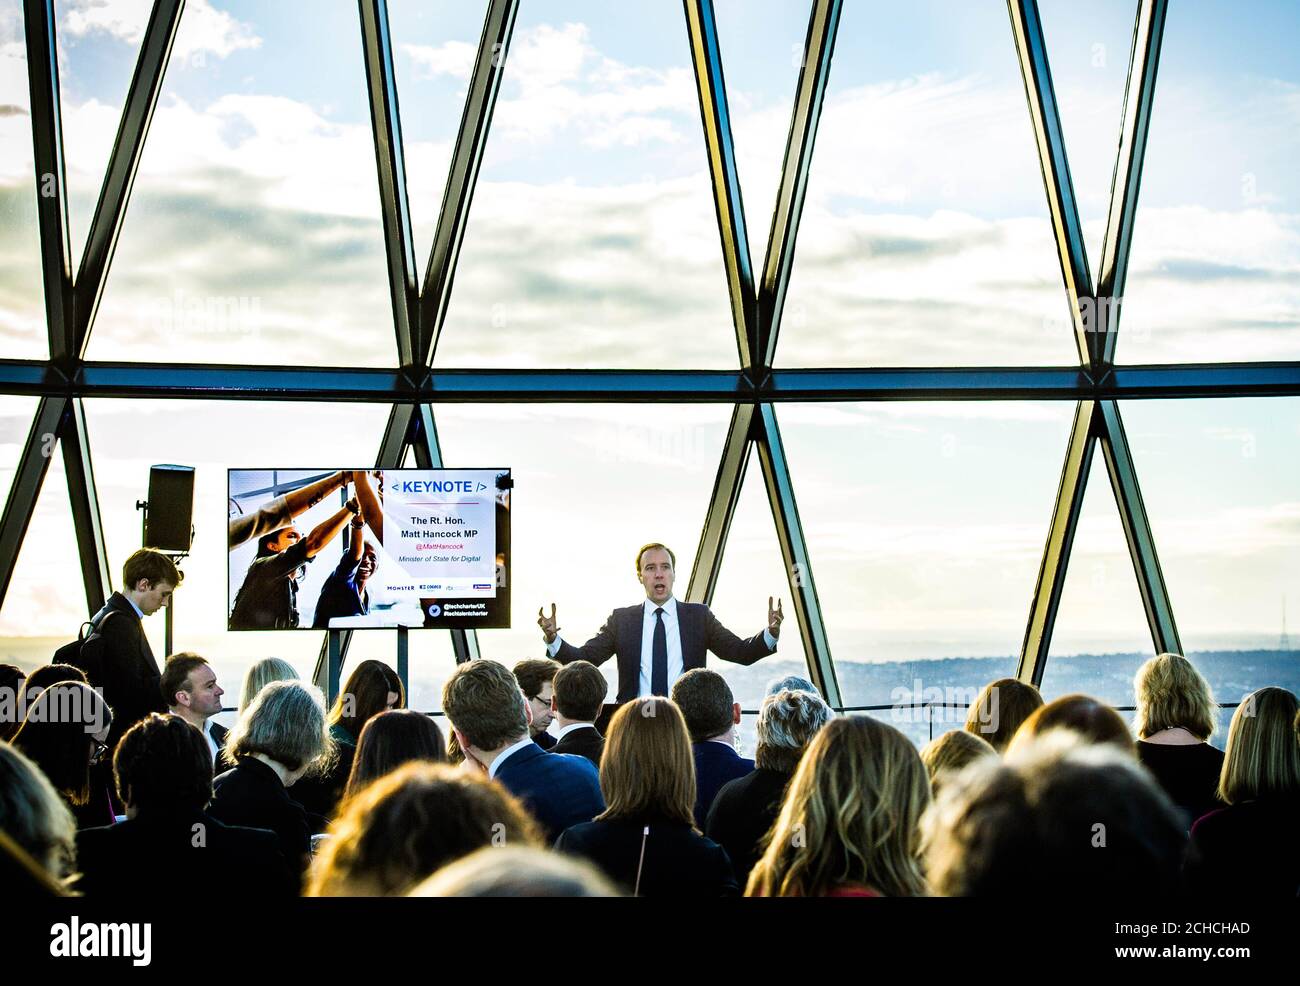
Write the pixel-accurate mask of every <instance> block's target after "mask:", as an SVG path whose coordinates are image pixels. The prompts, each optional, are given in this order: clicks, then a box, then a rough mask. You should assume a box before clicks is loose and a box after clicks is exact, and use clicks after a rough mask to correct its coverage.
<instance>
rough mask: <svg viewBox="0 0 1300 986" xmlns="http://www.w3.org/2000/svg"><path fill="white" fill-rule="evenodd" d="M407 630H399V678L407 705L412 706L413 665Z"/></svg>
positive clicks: (402, 628)
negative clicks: (411, 663)
mask: <svg viewBox="0 0 1300 986" xmlns="http://www.w3.org/2000/svg"><path fill="white" fill-rule="evenodd" d="M406 635H407V628H406V627H398V628H397V677H398V678H400V679H401V680H402V694H404V695H405V696H406V705H407V707H408V708H409V707H410V705H411V665H410V645H409V643H408V641H407V636H406Z"/></svg>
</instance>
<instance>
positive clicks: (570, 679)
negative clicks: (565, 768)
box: [551, 661, 609, 767]
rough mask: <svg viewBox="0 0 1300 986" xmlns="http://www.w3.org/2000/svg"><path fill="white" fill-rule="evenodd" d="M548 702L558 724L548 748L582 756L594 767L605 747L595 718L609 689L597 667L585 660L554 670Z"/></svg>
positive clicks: (599, 712) (598, 716)
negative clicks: (552, 689)
mask: <svg viewBox="0 0 1300 986" xmlns="http://www.w3.org/2000/svg"><path fill="white" fill-rule="evenodd" d="M552 685H553V688H554V692H553V694H552V696H551V704H552V706H553V707H554V710H555V721H556V724H557V725H558V726H559V727H560V730H559V739H558V742H556V744H555V746H554V747H552V751H553V752H555V753H572V754H576V755H577V756H580V757H586V758H587V759H588V760H590V761H591V762H592V763H593V764H595V765H596V766H597V767H599V766H600V755H601V753H602V752H603V751H604V749H605V737H604V736H603V735H602V734H601V731H600V728H599V727H598V726H597V725H596V720H597V719H599V718H600V715H601V711H602V709H603V707H604V704H605V696H606V695H607V694H608V693H609V682H607V681H606V680H605V676H604V675H603V674H601V673H600V668H598V667H596V666H595V665H594V664H591V663H589V662H587V661H572V662H570V663H569V664H566V665H565V666H564V667H562V668H560V670H559V671H557V672H555V678H554V679H553V680H552Z"/></svg>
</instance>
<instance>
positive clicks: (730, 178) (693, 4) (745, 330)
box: [683, 0, 762, 375]
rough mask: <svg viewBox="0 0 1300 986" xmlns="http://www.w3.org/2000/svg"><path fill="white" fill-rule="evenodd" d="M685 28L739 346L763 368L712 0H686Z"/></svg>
mask: <svg viewBox="0 0 1300 986" xmlns="http://www.w3.org/2000/svg"><path fill="white" fill-rule="evenodd" d="M683 5H684V6H685V9H686V29H687V32H688V34H689V36H690V43H691V62H692V64H693V65H694V67H695V87H696V91H697V93H698V94H699V97H700V119H701V121H702V123H703V126H704V144H705V150H706V151H707V153H708V159H709V174H710V176H711V178H712V179H713V204H714V211H715V212H716V214H717V219H718V235H719V236H720V238H721V241H722V263H723V267H724V268H725V269H726V273H727V292H728V294H729V295H730V297H731V320H732V323H733V324H734V327H735V330H736V348H737V350H738V352H739V354H740V365H741V369H742V370H744V371H745V372H746V373H748V374H750V375H756V374H758V371H759V370H760V369H761V366H762V361H761V359H760V357H759V349H758V346H759V341H758V308H757V303H756V300H755V296H754V271H753V268H752V266H751V263H750V257H749V238H748V234H747V232H746V230H745V205H744V202H743V201H742V199H741V194H740V177H739V175H738V174H737V172H736V144H735V140H734V139H733V138H732V135H731V114H730V111H729V110H728V108H727V86H726V83H725V82H724V80H723V77H722V52H721V51H720V49H719V47H718V25H717V21H716V20H715V18H714V14H713V0H683Z"/></svg>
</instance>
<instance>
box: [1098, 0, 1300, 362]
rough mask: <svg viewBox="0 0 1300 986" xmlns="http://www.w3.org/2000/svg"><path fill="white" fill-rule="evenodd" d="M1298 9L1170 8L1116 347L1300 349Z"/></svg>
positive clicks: (1152, 358) (1125, 355) (1190, 351)
mask: <svg viewBox="0 0 1300 986" xmlns="http://www.w3.org/2000/svg"><path fill="white" fill-rule="evenodd" d="M1297 33H1300V7H1297V6H1296V5H1295V4H1292V3H1285V2H1276V0H1272V2H1263V3H1258V4H1252V5H1251V7H1250V13H1249V15H1248V16H1243V13H1242V11H1241V10H1240V9H1236V8H1233V7H1231V6H1229V5H1226V4H1221V3H1213V2H1206V0H1189V2H1187V3H1180V4H1177V5H1176V6H1171V7H1170V9H1169V15H1168V18H1167V20H1166V23H1165V32H1164V43H1163V46H1162V48H1161V52H1160V70H1159V82H1158V84H1157V87H1156V95H1155V104H1154V112H1153V114H1152V118H1151V129H1150V135H1149V137H1148V143H1147V153H1146V161H1145V164H1144V166H1143V169H1142V197H1141V200H1140V206H1139V209H1138V215H1137V223H1136V225H1135V227H1134V233H1133V248H1132V255H1131V259H1130V262H1129V275H1128V283H1127V285H1126V290H1125V296H1124V309H1125V311H1124V313H1123V317H1122V318H1121V320H1120V336H1119V343H1118V347H1117V349H1116V355H1117V358H1118V359H1120V360H1121V361H1123V362H1126V363H1160V362H1203V361H1210V360H1272V359H1287V360H1291V359H1296V358H1297V356H1300V282H1298V281H1297V280H1296V277H1295V270H1296V267H1297V264H1300V227H1297V224H1296V220H1295V215H1296V213H1297V211H1300V175H1298V174H1297V171H1296V168H1295V161H1296V160H1297V158H1300V128H1298V127H1297V126H1296V109H1295V107H1296V102H1297V99H1298V98H1300V96H1298V94H1300V55H1298V54H1297V51H1296V46H1295V38H1296V36H1297Z"/></svg>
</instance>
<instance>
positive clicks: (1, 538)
mask: <svg viewBox="0 0 1300 986" xmlns="http://www.w3.org/2000/svg"><path fill="white" fill-rule="evenodd" d="M67 403H68V402H67V399H66V398H62V397H42V398H41V400H40V403H39V404H37V405H36V416H35V417H34V418H33V419H32V427H31V430H30V431H28V433H27V440H26V441H25V442H24V443H23V450H22V452H21V453H20V455H19V458H18V466H17V468H16V469H15V471H14V479H13V484H12V485H11V486H10V487H9V497H8V499H7V500H5V508H4V513H3V514H0V601H3V600H4V597H5V595H6V593H8V591H9V580H10V579H12V578H13V574H14V566H15V565H16V564H17V563H18V552H19V550H21V548H22V545H23V537H24V535H26V533H27V526H28V524H30V523H31V519H32V512H33V511H34V510H35V509H36V501H37V499H38V498H39V497H40V495H41V485H42V484H43V483H44V482H45V472H46V470H47V469H49V467H50V459H52V458H53V457H54V447H55V445H56V444H57V443H58V438H59V422H60V421H61V420H62V418H63V413H64V410H65V408H66V406H67Z"/></svg>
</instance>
